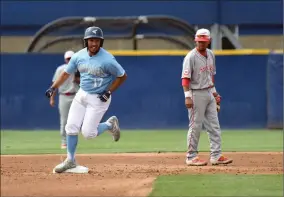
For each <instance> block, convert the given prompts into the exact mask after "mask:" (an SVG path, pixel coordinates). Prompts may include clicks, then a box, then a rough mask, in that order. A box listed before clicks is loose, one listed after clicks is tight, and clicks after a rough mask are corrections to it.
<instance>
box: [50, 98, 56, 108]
mask: <svg viewBox="0 0 284 197" xmlns="http://www.w3.org/2000/svg"><path fill="white" fill-rule="evenodd" d="M49 104H50V106H51V107H54V106H55V100H54V99H50V101H49Z"/></svg>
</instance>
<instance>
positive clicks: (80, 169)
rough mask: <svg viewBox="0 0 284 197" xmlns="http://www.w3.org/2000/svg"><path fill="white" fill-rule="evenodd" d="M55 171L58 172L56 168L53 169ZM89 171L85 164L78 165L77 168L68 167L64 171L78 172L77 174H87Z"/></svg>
mask: <svg viewBox="0 0 284 197" xmlns="http://www.w3.org/2000/svg"><path fill="white" fill-rule="evenodd" d="M52 172H53V173H56V172H55V170H54V169H53V171H52ZM88 172H89V168H87V167H85V166H76V168H71V169H68V170H66V171H64V172H62V173H76V174H87V173H88Z"/></svg>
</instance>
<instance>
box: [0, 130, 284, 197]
mask: <svg viewBox="0 0 284 197" xmlns="http://www.w3.org/2000/svg"><path fill="white" fill-rule="evenodd" d="M186 135H187V131H186V130H183V131H182V130H167V131H162V130H153V131H149V130H147V131H138V130H136V131H122V138H121V140H120V141H119V142H113V141H112V138H111V136H110V134H108V133H104V134H102V135H101V136H99V137H97V138H95V139H92V140H85V139H84V138H83V137H82V136H81V135H80V138H79V144H78V149H77V153H120V152H122V153H123V152H158V151H160V152H185V151H186ZM60 140H61V139H60V135H59V132H58V131H1V154H44V153H50V154H52V153H64V154H65V153H66V150H61V149H60ZM222 149H223V151H257V152H258V151H283V131H280V130H271V131H269V130H234V131H223V133H222ZM199 150H200V151H206V152H208V151H209V142H208V135H207V134H206V133H205V132H202V134H201V137H200V143H199ZM150 196H151V197H153V196H283V179H282V175H228V174H226V175H225V174H224V175H223V174H215V175H178V176H160V177H158V178H157V180H156V181H155V183H154V189H153V191H152V192H151V194H150Z"/></svg>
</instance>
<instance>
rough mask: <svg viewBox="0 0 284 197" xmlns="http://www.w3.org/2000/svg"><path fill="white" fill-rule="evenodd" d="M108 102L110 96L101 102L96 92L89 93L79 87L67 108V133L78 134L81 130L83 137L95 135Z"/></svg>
mask: <svg viewBox="0 0 284 197" xmlns="http://www.w3.org/2000/svg"><path fill="white" fill-rule="evenodd" d="M110 102H111V97H110V99H109V100H108V101H107V102H102V101H101V100H100V99H99V98H98V94H89V93H87V92H85V91H84V90H82V89H79V91H78V93H77V94H76V96H75V98H74V100H73V102H72V104H71V107H70V110H69V114H68V119H67V124H66V127H65V129H66V133H67V135H78V134H79V132H80V131H82V134H83V136H84V137H85V138H94V137H96V136H97V135H98V130H97V128H98V125H99V123H100V122H101V119H102V118H103V116H104V114H105V112H106V111H107V110H108V108H109V105H110Z"/></svg>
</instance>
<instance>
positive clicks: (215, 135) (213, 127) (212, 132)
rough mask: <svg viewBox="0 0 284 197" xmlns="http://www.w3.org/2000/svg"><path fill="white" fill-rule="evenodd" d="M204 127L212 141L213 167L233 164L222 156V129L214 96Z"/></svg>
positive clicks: (211, 158) (207, 111)
mask: <svg viewBox="0 0 284 197" xmlns="http://www.w3.org/2000/svg"><path fill="white" fill-rule="evenodd" d="M204 127H205V129H206V131H207V133H208V136H209V141H210V162H211V163H212V164H213V165H218V164H228V163H232V162H233V160H232V159H228V158H226V157H224V156H222V152H221V129H220V124H219V119H218V112H217V106H216V101H215V98H214V97H213V95H211V99H210V103H209V105H208V107H207V109H206V111H205V120H204Z"/></svg>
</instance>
